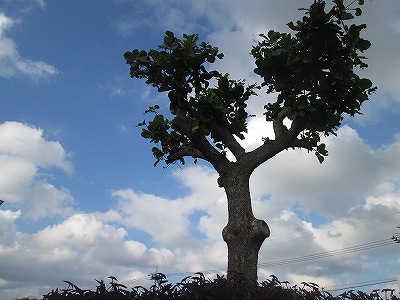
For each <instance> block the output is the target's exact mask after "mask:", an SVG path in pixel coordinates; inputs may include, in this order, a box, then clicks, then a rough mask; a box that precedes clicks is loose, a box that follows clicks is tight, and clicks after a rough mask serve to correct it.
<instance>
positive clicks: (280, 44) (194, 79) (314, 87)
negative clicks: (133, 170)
mask: <svg viewBox="0 0 400 300" xmlns="http://www.w3.org/2000/svg"><path fill="white" fill-rule="evenodd" d="M332 2H333V4H334V5H333V7H332V8H331V9H330V10H328V11H326V7H325V6H326V3H325V1H323V0H314V3H313V4H312V5H311V6H310V8H308V9H302V10H304V11H305V15H304V17H303V18H302V20H299V21H297V22H289V23H288V24H287V25H288V27H289V28H290V29H291V30H292V32H293V33H292V34H291V33H280V32H276V31H273V30H271V31H269V32H268V34H266V35H264V34H261V35H260V36H261V37H262V41H260V42H259V43H258V44H257V45H256V46H254V47H253V49H252V51H251V54H252V55H253V57H254V58H255V63H256V68H255V69H254V72H255V73H256V74H258V75H259V76H260V77H261V78H262V80H263V82H262V83H261V86H265V87H266V88H267V93H275V94H276V95H277V99H276V101H275V102H272V103H268V104H266V105H265V112H264V114H265V116H266V121H271V122H273V121H276V120H280V119H283V118H286V117H287V118H289V119H291V120H293V121H294V120H296V122H297V124H298V128H299V131H300V139H301V141H302V144H303V145H304V147H305V148H307V149H308V150H312V151H315V153H316V155H317V157H318V159H319V160H320V162H322V161H323V159H324V157H325V156H327V155H328V152H327V151H326V150H325V148H322V147H319V146H318V145H320V135H321V134H324V135H329V134H335V131H336V129H337V128H338V127H339V126H340V125H341V122H342V120H343V116H344V115H346V114H347V115H350V116H354V115H356V114H359V113H360V108H361V105H362V103H363V102H364V101H366V100H367V99H368V96H369V95H370V94H371V93H373V92H374V91H375V90H376V88H375V87H373V85H372V82H371V81H370V80H369V79H366V78H360V77H359V76H358V75H357V74H356V73H355V72H354V71H355V69H356V68H361V69H363V68H366V67H367V66H368V65H367V64H366V63H365V57H364V56H363V55H362V54H363V52H364V51H365V50H367V49H368V48H369V47H370V46H371V43H370V42H369V41H368V40H366V39H363V38H362V37H361V36H360V33H361V31H362V30H363V29H365V28H366V25H365V24H361V25H355V24H347V22H348V21H349V20H351V19H353V18H354V16H360V15H361V14H362V10H361V8H360V7H354V6H355V5H356V4H358V5H360V6H361V5H363V4H364V1H362V0H358V1H350V4H349V5H347V6H346V5H345V4H344V0H332ZM124 57H125V61H126V63H127V64H129V65H130V75H131V77H132V78H139V79H146V83H147V84H149V85H152V86H154V87H156V88H157V89H158V91H159V92H168V98H169V100H170V107H169V108H170V112H171V113H172V115H175V116H176V117H173V119H172V120H170V119H168V118H167V117H163V116H159V115H157V114H156V116H155V118H154V119H153V120H152V121H150V122H149V123H148V124H147V123H146V122H142V123H140V124H139V125H141V126H143V127H144V128H143V132H142V136H143V137H145V138H148V139H150V140H151V142H154V143H155V144H157V146H156V147H154V148H153V154H154V156H155V158H156V163H158V162H159V161H160V160H165V161H166V162H167V163H172V162H175V161H180V162H181V163H183V162H184V157H185V156H193V157H200V158H202V159H205V160H209V157H207V156H202V155H198V154H199V153H198V151H196V150H199V149H198V145H193V135H192V132H191V128H196V129H199V134H201V135H202V136H205V137H210V138H211V140H212V141H213V146H214V147H215V148H217V149H218V150H219V151H222V152H223V153H224V152H225V148H231V147H232V143H231V142H229V141H228V138H227V135H228V134H231V135H234V136H236V137H238V138H240V139H243V138H244V136H243V133H245V132H247V122H248V118H249V115H248V112H247V110H246V107H247V104H246V102H247V100H249V98H250V96H251V95H255V92H254V91H255V90H256V89H259V88H260V86H258V85H255V84H253V85H249V86H247V87H246V86H245V84H244V82H243V81H236V80H232V79H229V77H228V75H227V74H226V75H223V74H221V73H220V72H218V71H215V70H213V71H208V70H207V69H206V68H207V67H209V66H210V65H211V64H212V63H213V62H214V61H215V60H216V59H217V58H218V59H222V58H223V54H222V53H219V51H218V48H217V47H213V46H211V45H210V44H208V43H205V42H201V43H199V38H198V35H196V34H193V35H183V39H179V38H177V37H176V36H175V35H174V33H173V32H171V31H167V32H166V33H165V36H164V40H163V44H162V45H159V46H158V49H156V50H149V51H145V50H138V49H135V50H133V51H128V52H126V53H125V54H124ZM214 82H217V84H216V85H215V86H214V87H212V88H210V86H211V83H214ZM153 112H154V110H153ZM178 124H180V126H178ZM182 124H184V125H185V126H182ZM157 131H159V132H157ZM281 133H282V132H280V133H277V135H280V134H281ZM229 139H231V138H229ZM305 143H308V145H307V146H305ZM194 149H196V150H194ZM230 150H232V149H230ZM203 154H204V153H203Z"/></svg>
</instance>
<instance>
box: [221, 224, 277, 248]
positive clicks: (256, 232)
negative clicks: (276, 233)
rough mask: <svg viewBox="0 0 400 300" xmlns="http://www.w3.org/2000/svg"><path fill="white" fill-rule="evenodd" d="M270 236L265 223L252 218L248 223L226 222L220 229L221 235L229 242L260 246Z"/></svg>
mask: <svg viewBox="0 0 400 300" xmlns="http://www.w3.org/2000/svg"><path fill="white" fill-rule="evenodd" d="M269 236H270V230H269V227H268V225H267V223H266V222H265V221H263V220H259V219H256V218H254V219H253V220H252V221H251V222H248V223H228V224H227V225H226V226H225V227H224V229H223V230H222V237H223V238H224V241H225V242H226V243H227V244H228V245H229V244H230V243H248V244H250V245H253V246H254V247H256V248H260V247H261V244H262V243H263V242H264V240H265V239H266V238H267V237H269Z"/></svg>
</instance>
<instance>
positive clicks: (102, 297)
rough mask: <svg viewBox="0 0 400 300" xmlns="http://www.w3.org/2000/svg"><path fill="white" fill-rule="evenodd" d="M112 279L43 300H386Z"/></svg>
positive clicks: (307, 289) (198, 281) (222, 282)
mask: <svg viewBox="0 0 400 300" xmlns="http://www.w3.org/2000/svg"><path fill="white" fill-rule="evenodd" d="M109 278H111V282H110V286H109V287H108V288H107V287H106V285H105V284H104V282H103V281H102V280H101V281H99V280H96V281H97V283H98V286H97V288H96V291H91V290H82V289H80V288H79V287H77V286H76V285H75V284H73V283H71V282H69V281H65V282H66V283H68V287H67V288H66V289H65V290H61V291H59V290H58V289H57V290H53V291H51V292H50V293H48V294H47V295H44V296H43V298H42V300H78V299H79V300H86V299H87V300H131V299H132V300H133V299H138V300H155V299H157V300H168V299H182V300H214V299H215V300H346V299H349V300H383V299H384V298H382V297H381V296H380V295H379V294H378V290H375V291H373V292H372V293H371V294H366V293H364V292H361V291H354V290H352V291H348V292H344V293H342V294H341V295H339V296H333V295H331V294H330V293H328V292H326V291H324V290H323V289H320V288H319V287H318V285H317V284H315V283H311V282H309V283H306V282H303V283H302V286H301V287H299V286H293V287H289V283H288V282H280V281H279V280H278V278H277V277H276V276H273V275H271V276H270V279H268V280H266V281H263V282H261V283H260V284H258V285H257V284H254V283H253V282H251V281H248V280H246V279H245V278H244V277H243V276H240V275H234V276H232V277H231V278H230V279H229V280H228V279H226V278H225V277H223V276H218V275H217V278H216V279H214V280H210V279H207V278H205V276H204V275H203V274H202V273H196V275H195V276H189V277H186V278H184V279H182V281H181V282H180V283H177V284H171V283H168V281H167V280H166V276H165V275H164V274H161V273H157V274H154V275H153V277H152V279H153V280H154V281H155V283H154V285H152V286H151V287H150V288H148V289H146V288H144V287H134V288H132V289H130V290H128V288H127V287H126V286H125V285H123V284H119V283H117V280H116V278H115V277H109ZM388 291H389V292H392V293H393V290H388V289H383V290H382V292H383V293H385V299H390V300H398V299H400V298H398V297H397V296H395V295H387V292H388Z"/></svg>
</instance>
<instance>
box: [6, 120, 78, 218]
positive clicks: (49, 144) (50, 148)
mask: <svg viewBox="0 0 400 300" xmlns="http://www.w3.org/2000/svg"><path fill="white" fill-rule="evenodd" d="M0 162H1V165H2V168H1V169H0V194H1V195H2V197H3V198H4V199H5V200H6V201H7V202H9V203H11V204H14V205H18V206H20V207H21V209H22V208H23V217H24V218H30V219H33V220H37V219H40V218H43V217H45V216H52V215H58V214H60V215H67V214H69V213H71V212H72V208H71V205H72V204H73V203H74V200H73V197H72V196H71V194H70V192H69V191H68V189H66V188H64V187H61V188H56V187H55V186H54V185H53V184H51V183H50V182H48V178H46V176H44V175H43V173H42V171H43V170H50V169H51V168H59V169H61V170H63V171H64V172H65V173H67V174H71V173H72V172H73V167H72V163H71V161H70V160H69V155H68V153H67V152H66V151H65V150H64V148H63V147H62V146H61V144H60V143H59V142H56V141H49V140H48V139H46V137H45V136H44V133H43V130H42V129H40V128H36V127H33V126H29V125H27V124H23V123H19V122H5V123H2V124H0Z"/></svg>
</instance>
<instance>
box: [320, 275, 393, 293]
mask: <svg viewBox="0 0 400 300" xmlns="http://www.w3.org/2000/svg"><path fill="white" fill-rule="evenodd" d="M396 281H397V279H396V278H387V279H379V280H374V281H372V280H371V281H364V282H357V283H350V284H343V285H336V286H328V287H326V289H324V290H326V291H327V292H337V291H343V290H351V289H355V288H359V287H365V286H372V285H380V284H384V283H391V282H396Z"/></svg>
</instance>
